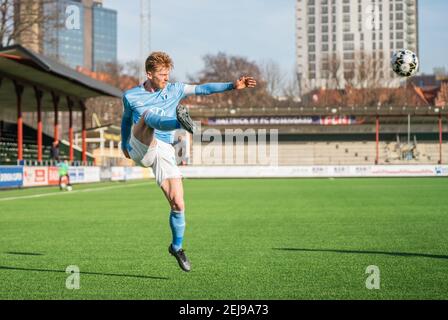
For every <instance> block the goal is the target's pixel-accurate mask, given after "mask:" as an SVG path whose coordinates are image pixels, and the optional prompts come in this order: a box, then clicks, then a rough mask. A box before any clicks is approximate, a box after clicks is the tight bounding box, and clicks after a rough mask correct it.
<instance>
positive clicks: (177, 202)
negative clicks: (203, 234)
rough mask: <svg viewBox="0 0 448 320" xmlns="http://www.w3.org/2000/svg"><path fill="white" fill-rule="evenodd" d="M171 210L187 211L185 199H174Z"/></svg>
mask: <svg viewBox="0 0 448 320" xmlns="http://www.w3.org/2000/svg"><path fill="white" fill-rule="evenodd" d="M171 209H172V210H174V211H185V203H184V199H182V198H177V197H174V198H173V200H172V201H171Z"/></svg>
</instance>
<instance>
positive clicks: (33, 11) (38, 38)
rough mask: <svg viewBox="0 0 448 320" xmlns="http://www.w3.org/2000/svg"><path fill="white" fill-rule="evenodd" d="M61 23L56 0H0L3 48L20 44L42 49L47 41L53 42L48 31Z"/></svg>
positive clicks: (0, 38) (0, 29) (58, 26)
mask: <svg viewBox="0 0 448 320" xmlns="http://www.w3.org/2000/svg"><path fill="white" fill-rule="evenodd" d="M61 26H62V23H61V22H60V20H59V14H58V10H57V2H56V1H55V0H37V1H36V0H0V48H3V47H6V46H10V45H12V44H17V43H20V44H24V45H26V46H27V47H29V48H32V49H34V50H35V51H41V47H42V45H43V40H45V41H47V42H51V41H53V39H52V37H51V36H49V35H51V32H50V33H47V32H46V31H48V30H55V29H57V28H60V27H61ZM44 38H45V39H44Z"/></svg>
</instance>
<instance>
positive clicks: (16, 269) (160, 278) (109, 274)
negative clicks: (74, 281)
mask: <svg viewBox="0 0 448 320" xmlns="http://www.w3.org/2000/svg"><path fill="white" fill-rule="evenodd" d="M0 270H14V271H37V272H58V273H66V272H65V270H51V269H35V268H20V267H7V266H0ZM80 274H90V275H98V276H111V277H127V278H140V279H153V280H169V278H166V277H155V276H142V275H134V274H118V273H100V272H86V271H82V272H80Z"/></svg>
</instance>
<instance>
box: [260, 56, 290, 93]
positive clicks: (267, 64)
mask: <svg viewBox="0 0 448 320" xmlns="http://www.w3.org/2000/svg"><path fill="white" fill-rule="evenodd" d="M261 69H262V70H261V71H262V75H263V79H264V81H265V82H266V84H267V90H268V92H269V94H270V95H271V96H273V97H275V96H279V95H280V94H281V88H282V87H283V83H284V81H285V76H284V74H283V73H282V70H281V68H280V66H279V65H278V63H276V62H275V61H273V60H268V61H264V62H262V63H261Z"/></svg>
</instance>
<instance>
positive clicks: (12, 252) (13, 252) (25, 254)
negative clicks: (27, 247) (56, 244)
mask: <svg viewBox="0 0 448 320" xmlns="http://www.w3.org/2000/svg"><path fill="white" fill-rule="evenodd" d="M5 253H6V254H12V255H17V256H43V255H44V254H43V253H37V252H15V251H8V252H5Z"/></svg>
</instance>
